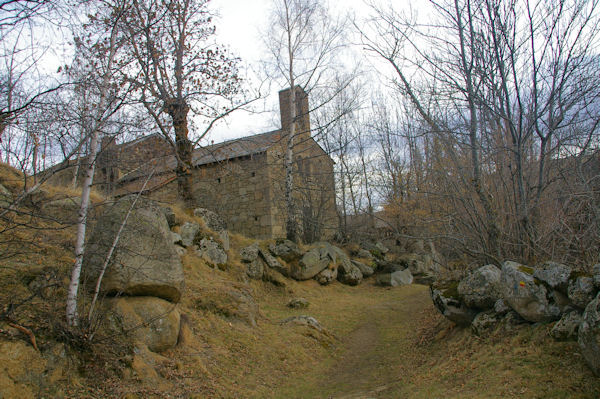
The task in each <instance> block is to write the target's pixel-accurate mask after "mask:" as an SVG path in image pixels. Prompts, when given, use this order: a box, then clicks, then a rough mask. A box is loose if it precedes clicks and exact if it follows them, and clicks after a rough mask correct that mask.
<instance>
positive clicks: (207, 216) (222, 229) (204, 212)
mask: <svg viewBox="0 0 600 399" xmlns="http://www.w3.org/2000/svg"><path fill="white" fill-rule="evenodd" d="M194 216H196V217H199V218H200V219H202V221H203V222H204V224H205V225H206V227H208V228H209V229H211V230H212V231H214V232H215V233H217V234H218V235H219V239H220V240H221V243H222V245H223V249H225V251H229V232H228V231H227V223H225V220H224V219H223V218H222V217H221V216H219V215H217V214H216V213H215V212H213V211H211V210H208V209H205V208H196V209H194Z"/></svg>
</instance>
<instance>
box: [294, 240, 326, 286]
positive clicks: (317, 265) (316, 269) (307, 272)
mask: <svg viewBox="0 0 600 399" xmlns="http://www.w3.org/2000/svg"><path fill="white" fill-rule="evenodd" d="M330 262H331V259H330V258H328V257H325V258H321V252H320V251H319V248H313V249H311V250H309V251H308V252H306V253H305V254H304V255H303V256H302V259H300V261H299V262H298V264H297V265H294V266H293V267H292V270H291V276H292V277H293V278H295V279H296V280H308V279H311V278H313V277H314V276H316V275H317V274H319V273H320V272H321V271H322V270H323V269H325V268H326V267H327V265H329V263H330Z"/></svg>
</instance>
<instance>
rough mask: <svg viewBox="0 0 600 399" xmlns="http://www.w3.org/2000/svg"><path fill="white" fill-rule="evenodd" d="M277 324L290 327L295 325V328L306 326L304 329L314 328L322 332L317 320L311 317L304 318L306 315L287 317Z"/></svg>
mask: <svg viewBox="0 0 600 399" xmlns="http://www.w3.org/2000/svg"><path fill="white" fill-rule="evenodd" d="M279 324H281V325H290V324H291V325H297V326H306V327H310V328H314V329H315V330H317V331H323V327H322V326H321V324H320V323H319V322H318V321H317V319H315V318H314V317H312V316H306V315H301V316H292V317H288V318H287V319H285V320H283V321H281V323H279Z"/></svg>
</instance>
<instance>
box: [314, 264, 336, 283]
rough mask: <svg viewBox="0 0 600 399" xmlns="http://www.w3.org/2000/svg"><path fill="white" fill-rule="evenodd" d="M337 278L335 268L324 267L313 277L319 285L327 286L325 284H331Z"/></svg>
mask: <svg viewBox="0 0 600 399" xmlns="http://www.w3.org/2000/svg"><path fill="white" fill-rule="evenodd" d="M337 277H338V269H337V268H335V267H332V268H328V267H326V268H325V269H323V270H321V271H320V272H319V273H317V275H316V276H315V280H317V282H318V283H319V284H321V285H327V284H331V283H332V282H334V281H335V279H336V278H337Z"/></svg>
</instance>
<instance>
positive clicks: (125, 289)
mask: <svg viewBox="0 0 600 399" xmlns="http://www.w3.org/2000/svg"><path fill="white" fill-rule="evenodd" d="M133 200H134V197H132V196H128V197H124V198H122V199H120V200H119V201H117V202H116V203H115V204H114V205H113V206H112V207H110V208H109V209H107V210H106V211H105V212H104V214H103V215H102V216H101V217H100V218H99V219H98V222H97V223H96V226H95V228H94V231H93V232H92V234H91V236H90V239H89V242H88V245H87V249H86V251H85V256H84V259H83V273H84V279H83V281H85V282H86V285H88V287H90V288H93V287H94V286H95V284H96V280H97V278H98V276H99V275H100V272H101V269H102V266H103V264H104V261H105V258H106V257H107V255H108V253H109V251H110V249H111V247H112V244H113V241H114V239H115V236H116V234H117V232H118V231H119V229H120V228H121V224H122V222H123V220H124V218H125V216H126V214H127V212H128V211H129V209H130V208H131V205H132V201H133ZM183 287H184V276H183V267H182V265H181V261H180V259H179V256H178V254H177V252H176V251H175V246H174V245H173V242H172V235H171V230H169V226H168V224H167V220H166V218H165V216H164V214H163V213H162V211H161V210H160V208H159V207H158V206H157V205H156V204H155V203H154V202H153V201H150V200H147V199H144V198H139V199H138V200H137V202H136V205H135V207H134V208H133V210H132V211H131V213H130V215H129V218H128V220H127V223H126V224H125V227H124V228H123V231H122V232H121V236H120V239H119V242H118V244H117V246H116V248H115V251H114V252H113V254H112V257H111V258H110V262H109V264H108V267H107V269H106V272H105V274H104V277H103V279H102V291H103V292H104V293H105V294H108V295H117V294H119V295H131V296H155V297H158V298H163V299H166V300H168V301H172V302H178V301H179V299H180V298H181V293H182V290H183Z"/></svg>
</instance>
